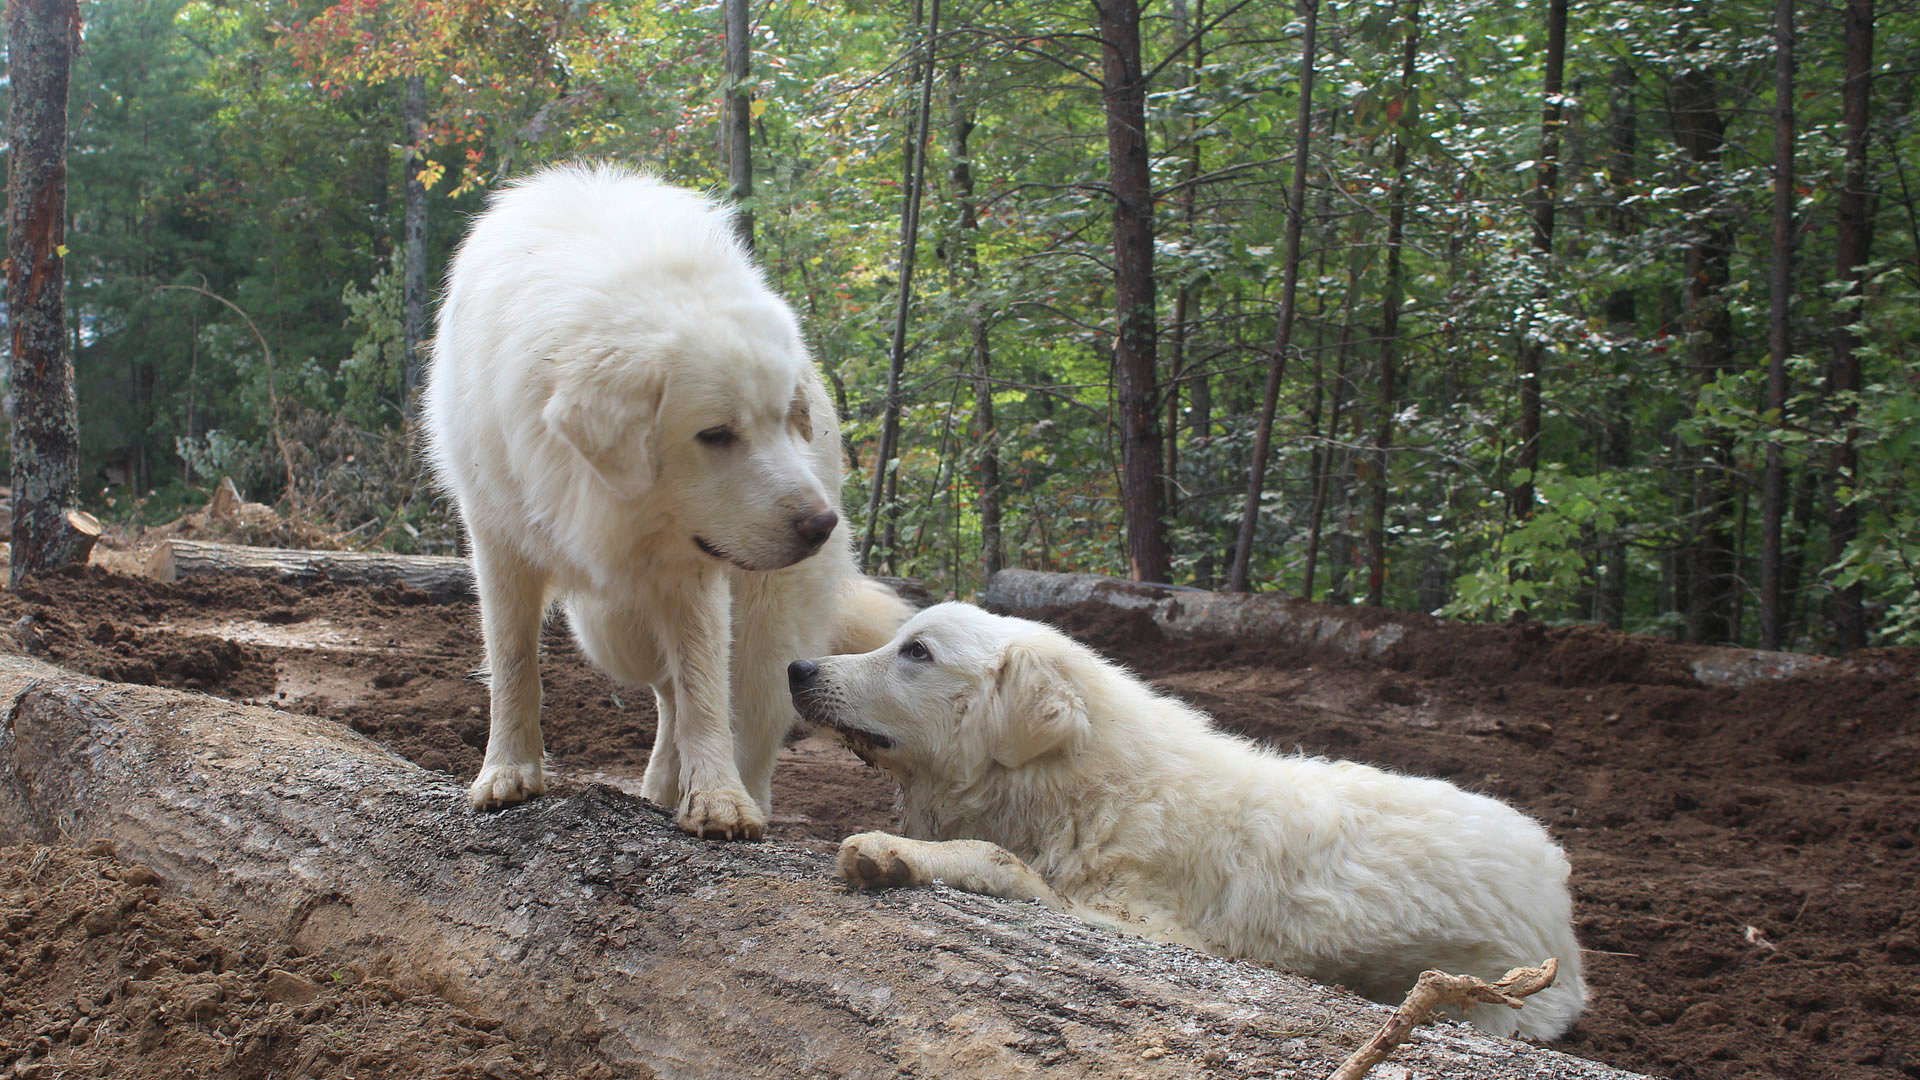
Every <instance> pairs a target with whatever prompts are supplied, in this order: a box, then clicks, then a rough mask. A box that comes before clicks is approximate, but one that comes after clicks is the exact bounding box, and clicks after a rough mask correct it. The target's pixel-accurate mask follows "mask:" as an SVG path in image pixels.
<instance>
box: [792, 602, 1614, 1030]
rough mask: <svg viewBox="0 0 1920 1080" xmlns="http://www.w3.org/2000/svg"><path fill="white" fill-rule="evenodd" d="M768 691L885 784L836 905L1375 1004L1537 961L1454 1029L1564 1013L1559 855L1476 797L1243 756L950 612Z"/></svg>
mask: <svg viewBox="0 0 1920 1080" xmlns="http://www.w3.org/2000/svg"><path fill="white" fill-rule="evenodd" d="M788 677H789V680H790V683H791V685H792V690H793V695H794V701H795V704H796V705H798V706H799V708H800V711H801V714H802V715H803V716H804V717H806V718H807V719H809V720H811V721H813V722H815V723H818V724H821V725H824V726H826V727H829V728H832V729H833V730H835V731H837V732H838V733H839V734H840V735H841V737H842V738H843V739H844V740H845V741H846V742H847V743H848V745H850V746H851V747H852V748H853V749H854V750H855V752H857V753H859V754H860V755H861V756H862V757H864V758H866V759H867V760H868V761H870V762H872V763H874V764H877V765H880V766H882V767H883V768H885V769H886V770H887V771H888V772H890V773H892V774H893V775H894V777H895V778H897V779H898V780H899V781H900V786H901V789H902V791H903V793H904V796H905V807H906V828H907V831H908V832H909V833H910V834H912V836H914V837H918V838H919V839H907V838H903V837H898V836H892V835H889V834H887V833H863V834H861V835H859V836H854V837H851V838H849V839H848V840H847V841H846V842H845V843H844V844H843V845H842V846H841V850H840V861H839V871H840V874H841V876H843V877H845V878H847V879H848V880H849V881H850V882H852V883H853V884H855V885H858V886H862V887H869V888H871V887H886V886H899V885H918V884H926V883H928V882H931V881H933V880H936V879H938V880H943V881H945V882H946V883H947V884H949V885H953V886H955V887H958V888H963V889H969V890H972V891H976V892H986V893H991V894H995V895H999V896H1006V897H1011V898H1015V899H1033V900H1039V901H1041V902H1043V903H1046V904H1048V905H1049V906H1052V907H1055V908H1059V909H1062V910H1071V911H1076V912H1078V913H1080V914H1082V915H1083V916H1090V917H1093V918H1095V919H1097V920H1100V921H1107V922H1117V923H1119V924H1122V925H1124V926H1127V927H1129V928H1132V929H1134V930H1136V931H1138V932H1142V933H1145V934H1148V935H1150V936H1156V937H1162V938H1167V939H1170V940H1175V941H1180V942H1184V943H1186V944H1189V945H1192V946H1194V947H1196V948H1201V949H1205V950H1207V951H1209V952H1214V953H1219V954H1222V955H1226V956H1235V957H1245V958H1250V959H1254V960H1261V961H1266V962H1268V963H1273V964H1279V965H1283V966H1285V967H1288V968H1291V969H1293V970H1295V971H1298V972H1300V973H1302V974H1305V975H1309V976H1312V977H1314V978H1317V979H1321V980H1323V981H1328V982H1339V983H1344V984H1346V985H1347V986H1349V987H1351V988H1353V989H1354V990H1357V991H1359V992H1360V993H1362V994H1365V995H1367V996H1368V997H1372V998H1375V999H1376V1000H1381V1001H1391V1002H1397V1001H1399V1000H1400V998H1401V997H1402V995H1404V994H1405V993H1406V991H1407V990H1408V989H1410V988H1411V987H1412V985H1413V983H1414V980H1415V979H1416V978H1417V977H1418V975H1419V973H1420V972H1421V971H1422V970H1423V969H1425V968H1443V969H1445V970H1447V971H1450V972H1456V973H1467V974H1473V975H1478V976H1481V977H1483V978H1486V979H1489V980H1491V979H1495V978H1498V977H1499V976H1500V975H1502V974H1503V973H1505V972H1506V971H1507V970H1508V969H1510V968H1514V967H1520V966H1523V965H1531V964H1536V963H1538V962H1540V961H1541V960H1543V959H1545V958H1547V957H1550V956H1551V957H1557V958H1558V959H1559V961H1560V973H1559V978H1558V980H1557V981H1556V983H1555V984H1554V985H1553V986H1552V987H1550V988H1549V989H1547V990H1544V991H1542V992H1540V993H1538V994H1536V995H1534V996H1533V997H1531V998H1529V999H1528V1000H1527V1003H1526V1007H1525V1008H1524V1009H1522V1010H1520V1012H1518V1013H1515V1012H1513V1011H1512V1010H1510V1009H1507V1008H1505V1007H1500V1006H1478V1007H1475V1008H1474V1009H1472V1010H1470V1011H1469V1014H1468V1019H1470V1020H1471V1021H1472V1022H1473V1023H1474V1024H1476V1025H1477V1026H1479V1027H1482V1028H1485V1029H1487V1030H1489V1031H1493V1032H1496V1033H1499V1034H1508V1035H1510V1034H1514V1033H1516V1032H1517V1033H1518V1034H1521V1035H1525V1036H1528V1037H1533V1038H1551V1037H1553V1036H1556V1035H1559V1034H1561V1033H1562V1032H1564V1031H1565V1030H1566V1029H1567V1028H1568V1027H1569V1026H1571V1025H1572V1023H1573V1021H1574V1019H1575V1018H1576V1017H1577V1016H1579V1014H1580V1010H1581V1008H1582V1006H1583V1004H1584V1002H1585V1000H1586V988H1585V985H1584V983H1583V981H1582V979H1581V963H1580V949H1579V945H1578V943H1577V942H1576V941H1575V940H1574V934H1573V928H1572V914H1573V909H1572V901H1571V899H1570V898H1569V896H1568V892H1567V874H1568V866H1567V859H1566V856H1565V855H1563V854H1562V853H1561V851H1560V848H1559V847H1558V846H1557V845H1556V844H1555V843H1554V842H1553V840H1552V839H1551V838H1550V837H1549V836H1548V835H1547V832H1546V830H1545V829H1543V828H1541V827H1540V825H1539V824H1538V823H1536V822H1534V821H1533V820H1532V819H1530V818H1528V817H1526V816H1524V815H1522V814H1521V813H1519V812H1518V811H1516V810H1514V809H1513V808H1511V807H1509V806H1507V805H1506V804H1504V803H1501V802H1499V801H1497V800H1495V799H1491V798H1488V797H1486V796H1483V795H1475V794H1471V793H1469V792H1465V791H1462V790H1460V789H1459V788H1457V787H1454V786H1453V785H1452V784H1448V783H1445V782H1444V781H1440V780H1429V779H1422V778H1418V777H1410V776H1400V775H1396V774H1394V773H1390V772H1385V771H1383V770H1380V769H1376V768H1372V767H1370V766H1366V765H1358V764H1354V763H1352V762H1336V761H1327V760H1324V759H1320V758H1308V757H1298V756H1282V755H1280V754H1276V753H1272V752H1270V751H1267V750H1263V749H1260V748H1258V747H1256V746H1254V745H1253V744H1251V743H1249V742H1246V741H1245V740H1242V739H1238V738H1234V737H1232V736H1229V735H1226V734H1223V733H1221V732H1218V731H1216V730H1214V729H1213V728H1212V727H1211V726H1210V724H1209V722H1208V719H1207V717H1206V716H1205V715H1204V714H1202V713H1200V712H1197V711H1195V710H1194V709H1191V708H1188V707H1187V706H1185V705H1183V704H1181V703H1179V702H1177V701H1173V700H1170V699H1168V698H1165V697H1162V696H1160V695H1159V694H1157V693H1155V692H1154V691H1153V690H1152V689H1151V688H1149V687H1148V686H1146V685H1144V684H1143V683H1141V682H1139V681H1137V680H1135V679H1133V678H1132V677H1130V676H1129V675H1128V674H1127V673H1126V672H1125V671H1124V670H1122V669H1121V668H1119V667H1117V666H1115V665H1114V664H1112V663H1109V662H1107V661H1106V660H1103V659H1102V658H1101V657H1099V656H1098V655H1096V654H1095V653H1094V652H1092V651H1091V650H1089V649H1087V648H1085V647H1083V646H1081V645H1079V644H1077V643H1075V642H1074V641H1072V640H1071V639H1069V638H1067V637H1066V636H1065V635H1063V634H1060V633H1059V632H1058V631H1055V630H1053V629H1052V628H1050V627H1047V626H1043V625H1041V624H1039V623H1032V622H1027V621H1025V620H1022V619H1012V618H1004V617H1001V616H997V615H991V614H988V613H987V612H984V611H981V610H980V609H978V608H974V607H970V606H967V605H964V604H941V605H939V606H936V607H932V608H928V609H927V610H926V611H923V612H921V613H920V614H918V615H916V616H914V617H913V618H912V619H911V620H909V621H908V622H907V624H906V625H905V626H903V627H901V629H900V631H899V633H898V634H897V635H896V636H895V639H894V640H893V641H892V642H891V643H889V644H887V645H885V646H882V647H881V648H879V649H878V650H876V651H873V652H869V653H866V654H864V655H854V656H831V657H827V658H825V659H822V660H819V661H797V662H795V663H794V664H793V665H791V666H790V668H789V670H788ZM963 838H964V839H963Z"/></svg>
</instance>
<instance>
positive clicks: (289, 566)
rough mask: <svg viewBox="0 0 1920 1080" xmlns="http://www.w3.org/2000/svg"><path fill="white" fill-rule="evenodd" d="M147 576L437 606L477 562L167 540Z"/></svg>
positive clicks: (913, 599)
mask: <svg viewBox="0 0 1920 1080" xmlns="http://www.w3.org/2000/svg"><path fill="white" fill-rule="evenodd" d="M146 572H147V576H148V577H150V578H154V579H155V580H158V581H178V580H180V579H181V578H190V577H207V576H215V575H221V574H229V575H239V576H242V577H257V578H265V579H267V580H269V581H279V582H284V583H286V584H289V585H311V584H313V583H315V582H317V581H323V580H324V581H330V582H332V583H334V584H336V585H375V586H378V585H396V584H398V585H406V586H408V587H411V588H415V589H419V590H420V591H421V592H424V593H426V594H427V600H428V601H429V602H430V603H435V604H456V603H460V602H462V601H466V600H471V599H473V564H472V563H471V562H469V561H467V560H466V559H460V558H455V557H453V556H450V555H395V554H392V553H391V552H384V551H299V550H295V549H292V548H263V547H248V546H246V545H244V544H217V543H212V542H210V541H205V540H181V539H177V538H174V539H168V540H163V541H161V542H160V544H159V545H157V546H156V547H155V548H154V549H153V552H152V553H151V554H150V555H148V556H147V567H146ZM873 580H875V581H878V582H880V583H881V584H883V585H885V586H887V587H888V588H890V589H892V590H893V591H894V592H895V593H897V594H898V595H899V596H900V598H901V599H903V600H905V601H907V602H908V603H910V604H912V605H914V606H915V607H926V606H927V605H928V604H931V603H933V595H932V594H931V593H929V592H928V591H927V587H926V585H925V584H924V583H922V582H920V581H919V580H917V579H915V578H896V577H877V578H874V579H873Z"/></svg>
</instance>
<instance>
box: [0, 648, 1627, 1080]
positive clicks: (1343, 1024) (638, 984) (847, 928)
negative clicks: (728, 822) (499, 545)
mask: <svg viewBox="0 0 1920 1080" xmlns="http://www.w3.org/2000/svg"><path fill="white" fill-rule="evenodd" d="M0 695H4V699H5V700H8V701H11V702H12V708H11V712H10V715H9V716H8V719H7V722H6V725H5V726H4V728H0V839H5V838H8V837H10V836H26V837H31V838H35V839H40V840H49V841H53V840H57V841H58V842H65V843H81V842H85V841H87V840H90V839H93V838H95V837H106V838H109V839H111V840H113V841H114V843H115V844H116V846H117V849H118V850H119V852H120V853H121V854H122V855H123V856H124V857H128V858H132V859H139V860H141V861H144V862H146V863H148V864H150V865H152V866H153V867H154V869H155V870H157V871H158V872H159V873H160V874H161V875H162V877H163V878H165V879H166V880H167V881H168V882H169V883H170V884H172V885H173V886H175V887H178V888H181V889H184V890H187V891H189V892H192V893H195V894H199V895H202V896H206V897H209V898H213V899H218V900H221V901H224V902H228V903H232V904H234V905H235V906H237V907H239V908H241V909H242V910H243V911H245V912H247V913H248V914H250V915H252V916H254V917H256V918H260V919H263V920H266V921H267V922H268V924H269V925H279V926H283V927H285V928H286V930H287V932H288V933H289V934H290V935H291V936H292V937H293V938H294V939H295V940H296V941H298V942H300V943H302V944H305V945H308V946H310V947H317V946H322V945H327V946H336V947H344V948H347V949H349V950H350V951H354V952H357V953H359V954H360V955H361V956H362V957H364V958H365V959H366V960H367V961H368V962H369V964H370V965H372V966H374V967H375V968H376V969H384V970H385V971H386V972H388V973H391V974H393V975H396V976H399V977H402V978H415V979H419V980H421V981H422V982H424V983H425V984H427V985H429V986H431V987H433V988H434V989H436V990H437V991H439V992H440V993H441V994H443V995H444V996H445V997H447V998H449V999H450V1000H452V1001H454V1002H455V1003H456V1004H460V1005H462V1006H464V1007H467V1008H470V1009H475V1010H479V1011H483V1012H489V1013H492V1014H493V1015H499V1016H504V1017H507V1018H508V1021H507V1022H508V1026H509V1028H510V1030H511V1031H512V1033H513V1034H514V1036H515V1037H516V1038H518V1039H521V1040H525V1041H527V1042H528V1043H530V1044H532V1045H534V1046H537V1047H538V1048H539V1049H541V1050H542V1052H544V1053H546V1054H547V1055H548V1056H549V1059H550V1060H551V1061H553V1062H554V1063H555V1064H556V1065H560V1066H567V1067H572V1068H580V1067H582V1066H585V1065H587V1064H589V1063H592V1062H596V1061H598V1062H604V1063H607V1064H609V1065H612V1066H614V1067H615V1068H617V1069H620V1070H622V1072H623V1074H624V1075H629V1076H661V1077H776V1076H778V1077H786V1076H796V1075H821V1076H845V1077H894V1076H903V1075H914V1076H930V1077H949V1078H960V1077H982V1078H986V1077H991V1078H994V1080H1003V1078H1007V1077H1017V1076H1023V1075H1031V1074H1035V1073H1037V1072H1039V1071H1040V1070H1041V1069H1043V1068H1044V1069H1045V1070H1046V1074H1047V1075H1048V1076H1057V1077H1102V1078H1108V1077H1119V1076H1128V1077H1138V1078H1143V1080H1146V1078H1158V1077H1169V1078H1170V1077H1190V1076H1194V1075H1196V1074H1198V1073H1200V1072H1202V1071H1203V1070H1205V1069H1206V1068H1208V1067H1209V1066H1217V1065H1225V1066H1227V1067H1228V1068H1229V1069H1233V1068H1234V1066H1236V1065H1237V1066H1238V1067H1239V1070H1245V1069H1254V1070H1257V1071H1261V1072H1265V1073H1271V1072H1272V1071H1273V1070H1274V1068H1275V1067H1279V1066H1285V1067H1287V1068H1290V1069H1295V1070H1298V1071H1299V1073H1298V1074H1299V1075H1302V1076H1325V1075H1326V1074H1327V1073H1328V1072H1329V1071H1330V1070H1331V1069H1332V1068H1333V1065H1334V1063H1335V1062H1337V1061H1338V1060H1339V1059H1340V1058H1341V1057H1342V1056H1344V1054H1345V1052H1346V1050H1347V1049H1348V1048H1350V1047H1351V1046H1352V1045H1354V1044H1356V1043H1358V1042H1360V1041H1361V1040H1364V1039H1365V1038H1366V1037H1367V1036H1368V1035H1369V1034H1370V1033H1371V1032H1372V1031H1373V1030H1374V1029H1375V1028H1376V1027H1378V1025H1379V1024H1380V1022H1381V1021H1382V1019H1383V1018H1384V1017H1385V1016H1386V1014H1387V1010H1386V1009H1385V1008H1383V1007H1381V1006H1376V1005H1371V1004H1367V1003H1364V1002H1360V1001H1358V1000H1357V999H1354V998H1352V997H1350V996H1348V995H1345V994H1343V993H1340V992H1337V991H1333V990H1328V989H1326V988H1322V987H1318V986H1315V985H1313V984H1310V983H1307V982H1305V981H1303V980H1300V979H1296V978H1293V977H1291V976H1288V975H1285V974H1282V973H1278V972H1274V971H1270V970H1267V969H1264V968H1260V967H1256V966H1253V965H1249V964H1235V963H1230V962H1227V961H1223V960H1219V959H1216V958H1212V957H1207V956H1202V955H1200V954H1197V953H1193V952H1191V951H1189V950H1186V949H1182V948H1178V947H1175V946H1170V945H1156V944H1150V943H1146V942H1141V941H1136V940H1132V939H1127V938H1122V937H1117V936H1114V935H1111V934H1107V933H1103V932H1099V931H1096V930H1094V929H1092V928H1091V927H1088V926H1086V925H1084V924H1082V923H1079V922H1076V921H1075V920H1073V919H1071V918H1068V917H1065V916H1062V915H1057V914H1054V913H1052V912H1048V911H1046V910H1043V909H1041V908H1039V907H1037V906H1035V905H1029V904H1017V903H1010V902H1007V901H1001V900H994V899H989V898H985V897H978V896H971V895H966V894H960V893H954V892H950V891H948V890H945V889H944V888H939V887H936V888H934V889H931V890H915V891H911V892H900V893H880V894H858V893H853V892H849V891H847V890H845V889H843V888H841V887H840V886H839V885H837V884H835V883H833V882H831V881H830V880H829V878H828V873H829V860H828V859H827V858H826V857H825V856H822V855H819V854H816V853H813V852H810V851H807V850H804V849H802V848H798V847H795V846H791V845H785V844H780V843H777V842H775V843H761V844H751V845H725V844H715V843H706V842H702V841H699V840H694V839H691V838H689V837H688V836H686V835H685V834H683V833H681V832H680V831H679V830H678V829H676V828H675V827H674V826H673V824H672V821H671V819H670V815H669V814H667V813H665V812H663V811H660V810H657V809H655V808H653V807H651V806H648V805H646V804H644V803H641V802H639V801H638V800H635V799H632V798H630V797H628V796H625V795H622V794H620V793H618V792H615V791H613V790H612V789H609V788H605V787H591V788H588V789H586V790H583V791H581V792H579V793H577V794H573V795H568V796H565V797H561V796H557V795H556V796H549V797H546V798H542V799H536V800H534V801H533V802H531V803H528V804H526V805H524V806H520V807H515V808H513V809H510V810H506V811H502V812H498V813H491V814H476V813H474V812H472V811H470V810H468V809H467V805H466V800H465V793H464V791H463V790H462V789H461V788H460V787H459V786H458V785H456V784H455V783H453V782H452V781H451V780H449V779H447V778H445V777H442V776H439V775H438V774H432V773H427V772H425V771H423V770H421V769H419V768H418V767H416V766H414V765H412V764H410V763H408V762H406V761H404V760H402V759H400V758H398V757H395V756H393V755H392V754H389V753H388V752H386V751H385V750H383V749H381V748H380V747H379V746H377V745H375V744H373V743H372V742H369V741H368V740H366V739H364V738H361V737H360V736H358V735H355V734H353V733H352V732H350V731H347V730H346V729H344V728H342V727H340V726H338V725H335V724H333V723H330V722H328V721H325V720H321V719H317V718H313V717H305V716H293V715H289V714H286V713H280V712H276V711H273V710H270V709H262V708H253V707H247V706H237V705H233V704H230V703H227V702H223V701H219V700H216V699H213V698H208V697H205V696H201V695H195V694H187V693H181V692H178V691H170V690H161V689H155V688H150V687H134V686H126V685H120V684H113V683H102V682H100V681H98V680H94V679H89V678H85V677H82V676H79V675H75V674H71V673H67V672H64V671H61V670H60V669H57V668H52V667H48V666H46V665H44V664H39V663H37V662H34V661H31V660H26V659H22V658H17V657H0ZM1402 1054H1403V1057H1402V1059H1401V1063H1402V1064H1404V1065H1406V1066H1408V1067H1410V1068H1412V1069H1413V1070H1415V1071H1416V1072H1417V1073H1420V1074H1423V1075H1444V1076H1450V1077H1463V1078H1506V1077H1513V1078H1519V1077H1533V1076H1540V1075H1553V1076H1559V1077H1568V1078H1594V1080H1601V1078H1624V1077H1628V1076H1629V1075H1630V1074H1627V1073H1622V1072H1619V1071H1616V1070H1613V1069H1610V1068H1607V1067H1605V1066H1601V1065H1598V1064H1594V1063H1591V1062H1585V1061H1580V1060H1578V1059H1574V1058H1568V1057H1564V1056H1562V1055H1558V1054H1554V1053H1551V1052H1548V1051H1542V1050H1538V1049H1534V1048H1531V1047H1528V1046H1525V1045H1523V1044H1519V1043H1513V1042H1507V1041H1505V1040H1500V1039H1494V1038H1491V1037H1488V1036H1485V1035H1481V1034H1479V1033H1477V1032H1474V1031H1471V1030H1470V1029H1466V1028H1460V1027H1448V1028H1444V1029H1435V1030H1429V1031H1423V1032H1421V1033H1419V1034H1418V1035H1417V1036H1416V1037H1415V1039H1414V1040H1413V1041H1412V1042H1411V1043H1410V1044H1409V1045H1408V1046H1407V1047H1406V1048H1405V1049H1404V1050H1403V1051H1402ZM1236 1071H1238V1070H1236Z"/></svg>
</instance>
